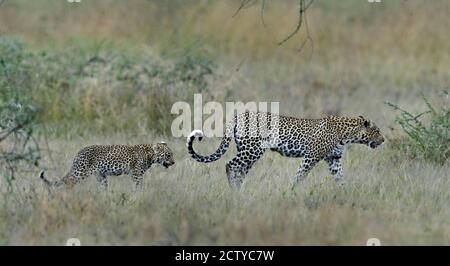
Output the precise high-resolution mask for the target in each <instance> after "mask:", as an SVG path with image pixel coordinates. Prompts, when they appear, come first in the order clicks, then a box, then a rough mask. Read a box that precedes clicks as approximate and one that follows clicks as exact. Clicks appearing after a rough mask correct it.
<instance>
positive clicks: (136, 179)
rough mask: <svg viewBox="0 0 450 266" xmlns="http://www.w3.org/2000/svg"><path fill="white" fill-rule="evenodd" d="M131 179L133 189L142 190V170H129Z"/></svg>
mask: <svg viewBox="0 0 450 266" xmlns="http://www.w3.org/2000/svg"><path fill="white" fill-rule="evenodd" d="M131 180H133V183H134V190H135V191H137V190H142V188H143V185H142V184H143V183H144V172H143V171H138V170H136V171H132V172H131Z"/></svg>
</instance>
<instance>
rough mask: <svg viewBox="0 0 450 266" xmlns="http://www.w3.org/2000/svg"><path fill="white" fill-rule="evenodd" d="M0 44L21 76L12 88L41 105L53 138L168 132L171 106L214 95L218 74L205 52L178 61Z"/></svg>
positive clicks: (92, 49) (87, 48) (95, 47)
mask: <svg viewBox="0 0 450 266" xmlns="http://www.w3.org/2000/svg"><path fill="white" fill-rule="evenodd" d="M0 45H1V46H2V48H1V49H3V50H2V54H4V55H5V56H4V57H5V58H4V59H3V60H4V61H5V62H9V63H8V64H9V65H10V69H11V72H14V73H21V74H20V77H21V78H20V79H18V81H17V82H20V84H15V85H14V86H13V87H14V88H19V87H20V88H22V94H24V95H27V97H29V98H30V101H32V102H33V103H34V104H35V105H36V107H37V109H38V112H37V114H36V115H37V117H36V118H37V121H38V122H39V124H40V125H41V127H40V130H45V134H47V135H48V134H50V135H53V136H61V135H68V134H69V135H80V134H85V133H92V132H95V133H100V134H101V133H105V132H110V131H126V132H136V131H137V130H138V129H142V128H145V129H146V130H149V131H155V132H157V133H159V134H169V133H170V125H171V122H172V118H173V117H172V115H171V113H170V109H171V106H172V104H173V103H174V102H176V101H191V98H192V95H193V94H194V93H196V92H205V91H207V90H208V89H209V87H210V84H211V81H212V80H213V79H214V77H215V73H214V71H215V65H214V63H213V62H212V61H211V60H209V59H208V58H207V57H206V56H204V55H202V54H201V53H187V54H186V55H184V56H177V58H176V59H171V58H160V57H158V56H156V55H154V54H152V53H145V54H138V55H136V54H132V53H127V52H123V51H122V50H121V49H118V48H115V47H111V46H110V45H108V44H96V43H94V44H89V43H87V44H86V43H85V44H79V43H76V42H74V43H71V44H68V45H67V46H66V47H65V48H63V49H61V50H52V51H39V52H37V51H31V50H30V49H28V48H27V47H26V46H25V45H23V44H22V43H20V42H17V41H13V40H12V39H11V38H8V37H4V38H2V42H1V44H0ZM18 60H19V61H20V62H22V63H21V65H20V66H19V65H17V64H15V65H14V64H12V63H11V62H16V61H18ZM14 68H23V69H14ZM18 75H19V74H18ZM206 94H208V93H206ZM5 97H7V98H10V96H5Z"/></svg>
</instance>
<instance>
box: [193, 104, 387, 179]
mask: <svg viewBox="0 0 450 266" xmlns="http://www.w3.org/2000/svg"><path fill="white" fill-rule="evenodd" d="M202 137H203V133H202V132H201V131H199V130H195V131H193V132H192V133H191V135H190V136H189V137H188V138H187V147H188V152H189V154H190V155H191V157H192V158H193V159H195V160H196V161H198V162H204V163H208V162H213V161H215V160H218V159H219V158H220V157H221V156H222V155H223V154H224V153H225V152H226V150H227V149H228V146H229V143H230V141H231V139H233V138H234V139H235V143H236V148H237V151H238V153H237V155H236V157H234V158H233V159H232V160H231V161H229V162H228V163H227V165H226V171H227V176H228V180H229V182H230V184H231V185H232V186H237V187H239V186H240V184H241V183H242V180H243V178H244V176H245V175H246V174H247V173H248V171H249V169H250V168H251V167H252V166H253V164H254V163H255V162H256V161H257V160H258V159H259V158H260V157H261V156H262V155H263V153H264V152H265V151H266V150H268V149H269V150H271V151H274V152H278V153H279V154H281V155H282V156H287V157H303V160H302V163H301V165H300V167H299V170H298V171H297V173H296V175H295V182H298V181H299V180H301V179H304V178H305V177H306V175H307V173H308V172H309V170H310V169H311V168H312V167H313V166H314V165H315V164H316V163H317V162H318V161H320V160H325V161H326V162H327V163H328V165H329V168H330V171H331V173H332V174H333V176H334V178H335V180H336V181H342V176H343V175H342V167H341V162H340V158H341V156H342V153H343V151H344V146H345V145H346V144H348V143H360V144H365V145H367V146H369V147H371V148H375V147H377V146H378V145H380V144H381V143H382V142H383V141H384V138H383V136H382V135H381V133H380V130H379V129H378V127H377V126H376V125H375V124H373V123H371V122H370V121H369V120H366V119H365V118H363V117H361V116H360V117H338V116H328V117H325V118H320V119H299V118H295V117H288V116H279V115H276V114H271V113H253V112H246V113H243V114H240V115H238V116H236V117H235V118H234V119H233V120H232V121H231V122H230V123H228V125H227V128H226V131H225V135H224V137H223V139H222V142H221V144H220V147H219V148H218V149H217V151H216V152H215V153H213V154H212V155H209V156H202V155H199V154H198V153H196V152H195V151H194V149H193V141H194V139H195V138H199V140H201V139H202Z"/></svg>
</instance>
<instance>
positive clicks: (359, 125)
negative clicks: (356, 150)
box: [350, 116, 384, 149]
mask: <svg viewBox="0 0 450 266" xmlns="http://www.w3.org/2000/svg"><path fill="white" fill-rule="evenodd" d="M350 142H352V143H360V144H365V145H367V146H368V147H370V148H372V149H375V148H376V147H378V146H379V145H381V144H382V143H383V142H384V137H383V135H382V134H381V131H380V129H379V128H378V127H377V125H375V123H373V122H371V121H370V120H367V119H365V118H364V117H362V116H359V117H358V118H356V130H355V131H354V132H353V134H352V137H351V139H350Z"/></svg>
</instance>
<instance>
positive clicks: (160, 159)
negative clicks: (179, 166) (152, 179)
mask: <svg viewBox="0 0 450 266" xmlns="http://www.w3.org/2000/svg"><path fill="white" fill-rule="evenodd" d="M153 151H154V156H155V158H154V160H155V162H156V163H159V164H161V165H163V166H164V167H166V168H169V166H171V165H174V164H175V160H174V159H173V152H172V150H171V149H170V148H169V146H168V145H167V143H165V142H159V143H156V144H154V146H153Z"/></svg>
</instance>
